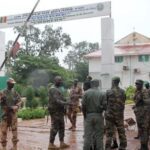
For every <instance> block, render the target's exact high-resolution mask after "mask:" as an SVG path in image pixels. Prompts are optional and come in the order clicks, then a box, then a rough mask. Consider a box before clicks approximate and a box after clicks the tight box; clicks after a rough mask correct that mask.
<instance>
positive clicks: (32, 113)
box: [18, 108, 45, 120]
mask: <svg viewBox="0 0 150 150" xmlns="http://www.w3.org/2000/svg"><path fill="white" fill-rule="evenodd" d="M18 117H19V118H22V119H23V120H29V119H37V118H44V117H45V110H43V109H40V108H37V109H22V110H20V111H19V112H18Z"/></svg>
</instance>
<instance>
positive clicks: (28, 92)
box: [26, 86, 34, 108]
mask: <svg viewBox="0 0 150 150" xmlns="http://www.w3.org/2000/svg"><path fill="white" fill-rule="evenodd" d="M26 98H27V102H26V107H29V108H33V104H32V101H33V99H34V89H33V87H32V86H28V87H27V88H26Z"/></svg>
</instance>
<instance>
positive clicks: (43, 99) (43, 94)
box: [38, 86, 48, 108]
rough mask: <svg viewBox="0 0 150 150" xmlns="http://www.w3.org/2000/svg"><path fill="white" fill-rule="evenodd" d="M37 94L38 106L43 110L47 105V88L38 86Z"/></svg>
mask: <svg viewBox="0 0 150 150" xmlns="http://www.w3.org/2000/svg"><path fill="white" fill-rule="evenodd" d="M38 94H39V100H40V104H41V106H42V107H43V108H44V107H45V106H47V104H48V91H47V88H45V87H44V86H40V88H39V90H38Z"/></svg>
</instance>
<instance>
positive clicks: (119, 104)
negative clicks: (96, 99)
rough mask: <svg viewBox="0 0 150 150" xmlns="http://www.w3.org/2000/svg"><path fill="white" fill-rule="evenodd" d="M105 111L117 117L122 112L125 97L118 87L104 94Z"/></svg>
mask: <svg viewBox="0 0 150 150" xmlns="http://www.w3.org/2000/svg"><path fill="white" fill-rule="evenodd" d="M106 98H107V110H106V112H107V113H108V114H111V115H118V114H120V113H121V112H123V111H124V108H125V100H126V95H125V92H124V90H123V89H121V88H119V87H114V88H111V89H110V90H108V91H107V92H106Z"/></svg>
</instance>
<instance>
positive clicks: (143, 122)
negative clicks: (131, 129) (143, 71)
mask: <svg viewBox="0 0 150 150" xmlns="http://www.w3.org/2000/svg"><path fill="white" fill-rule="evenodd" d="M136 84H141V86H143V82H142V80H137V81H136ZM134 101H135V107H134V113H135V116H136V121H137V126H138V130H139V135H140V141H141V149H140V150H148V139H149V128H150V127H149V125H150V110H149V107H150V91H149V89H142V88H141V90H137V89H136V91H135V95H134Z"/></svg>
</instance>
